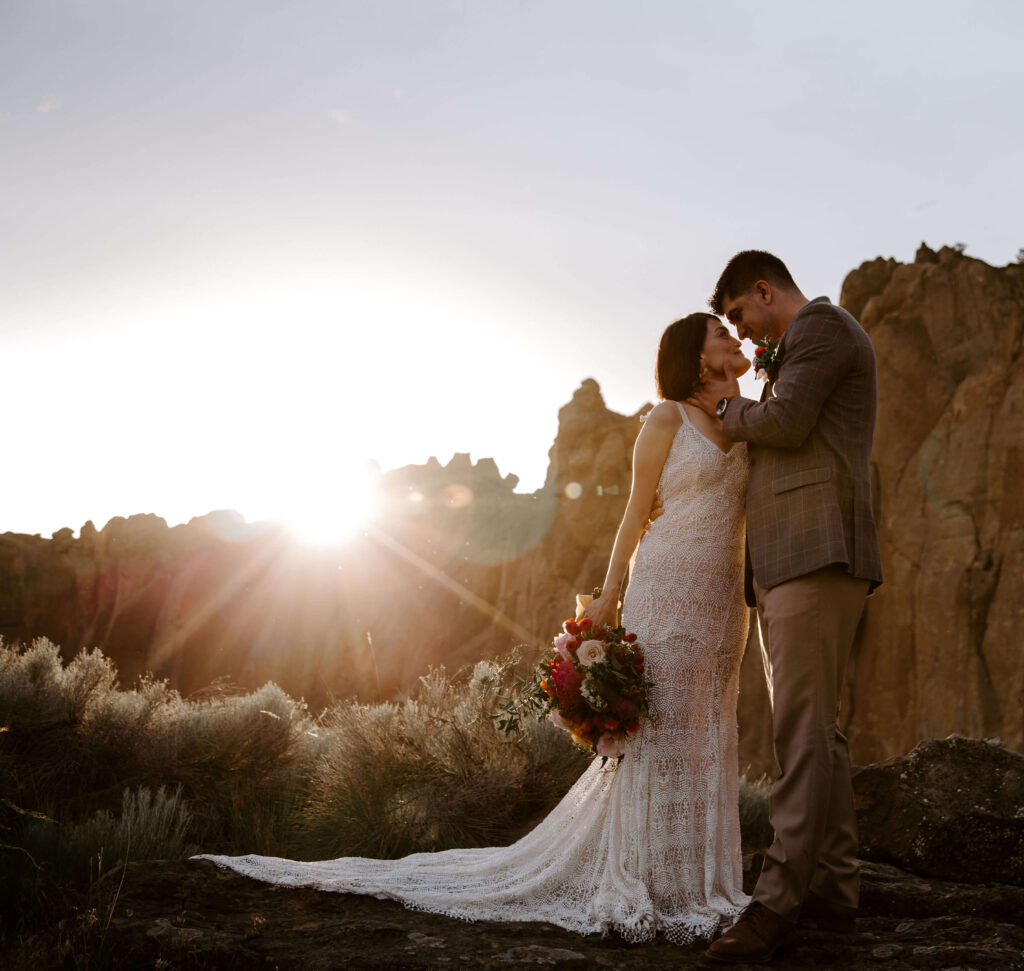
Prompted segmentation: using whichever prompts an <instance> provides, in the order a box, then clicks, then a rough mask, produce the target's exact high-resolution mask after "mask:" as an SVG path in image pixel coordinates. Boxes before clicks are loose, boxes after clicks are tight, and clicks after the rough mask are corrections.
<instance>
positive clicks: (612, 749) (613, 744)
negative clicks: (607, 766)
mask: <svg viewBox="0 0 1024 971" xmlns="http://www.w3.org/2000/svg"><path fill="white" fill-rule="evenodd" d="M625 751H626V740H625V739H624V738H622V737H621V736H620V737H619V738H614V737H613V736H611V735H609V734H608V733H607V732H605V733H604V734H603V735H602V736H601V737H600V738H599V739H598V740H597V754H598V755H601V756H603V757H604V758H606V759H617V758H618V757H619V756H620V755H622V754H623V753H624V752H625Z"/></svg>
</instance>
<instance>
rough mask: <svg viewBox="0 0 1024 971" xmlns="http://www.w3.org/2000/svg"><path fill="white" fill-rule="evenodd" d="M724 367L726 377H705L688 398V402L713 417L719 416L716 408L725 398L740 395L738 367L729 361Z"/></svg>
mask: <svg viewBox="0 0 1024 971" xmlns="http://www.w3.org/2000/svg"><path fill="white" fill-rule="evenodd" d="M723 367H724V369H725V377H724V378H715V377H711V376H708V377H706V378H704V380H703V381H701V383H700V384H698V385H697V387H696V388H695V389H694V391H693V394H691V395H690V397H689V398H687V399H686V401H687V404H691V405H694V406H695V407H697V408H700V409H701V411H703V412H706V413H707V414H709V415H710V416H711V417H712V418H717V417H718V415H716V414H715V409H716V408H717V407H718V402H720V401H721V400H722V399H723V398H738V397H739V396H740V382H739V379H738V378H737V376H736V369H735V368H734V367H733V366H732V364H731V362H729V361H725V363H724V365H723Z"/></svg>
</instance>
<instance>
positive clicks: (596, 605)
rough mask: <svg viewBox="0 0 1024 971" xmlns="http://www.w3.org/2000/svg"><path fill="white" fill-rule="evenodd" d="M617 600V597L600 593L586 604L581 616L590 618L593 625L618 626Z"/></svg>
mask: <svg viewBox="0 0 1024 971" xmlns="http://www.w3.org/2000/svg"><path fill="white" fill-rule="evenodd" d="M618 600H619V598H618V597H606V596H604V595H603V594H602V596H600V597H598V598H597V599H596V600H591V601H590V603H588V604H587V606H586V607H585V608H584V610H583V616H584V617H588V618H590V620H592V621H593V622H594V626H595V627H618V626H619V625H618V620H619V616H618V615H619V603H618Z"/></svg>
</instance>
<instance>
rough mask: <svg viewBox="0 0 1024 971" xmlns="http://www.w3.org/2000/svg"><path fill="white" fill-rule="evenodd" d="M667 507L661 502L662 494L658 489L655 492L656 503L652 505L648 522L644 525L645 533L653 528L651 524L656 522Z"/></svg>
mask: <svg viewBox="0 0 1024 971" xmlns="http://www.w3.org/2000/svg"><path fill="white" fill-rule="evenodd" d="M664 511H665V506H664V504H663V503H662V501H661V492H660V491H659V490H657V489H655V490H654V502H652V503H651V511H650V512H649V513H648V514H647V522H646V523H644V532H645V533H646V532H647V530H649V529H650V528H651V523H653V522H654V520H655V519H657V518H658V517H659V516H660V515H661V514H662V513H663V512H664Z"/></svg>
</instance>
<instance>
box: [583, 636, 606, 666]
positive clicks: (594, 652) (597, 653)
mask: <svg viewBox="0 0 1024 971" xmlns="http://www.w3.org/2000/svg"><path fill="white" fill-rule="evenodd" d="M576 660H577V661H579V662H580V664H582V665H583V666H584V667H585V668H589V667H590V665H591V664H597V662H598V661H603V660H604V642H603V641H584V642H583V643H582V644H580V646H579V650H578V651H577V652H576Z"/></svg>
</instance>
